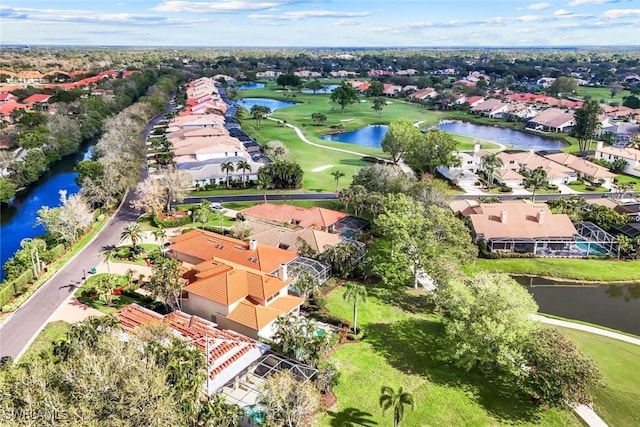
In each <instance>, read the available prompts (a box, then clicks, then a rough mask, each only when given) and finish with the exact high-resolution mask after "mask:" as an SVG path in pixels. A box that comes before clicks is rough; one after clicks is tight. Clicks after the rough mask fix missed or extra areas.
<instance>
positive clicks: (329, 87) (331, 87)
mask: <svg viewBox="0 0 640 427" xmlns="http://www.w3.org/2000/svg"><path fill="white" fill-rule="evenodd" d="M338 86H340V85H327V86H325V87H324V89H320V90H317V91H316V92H315V93H316V94H319V93H325V94H326V93H332V92H333V91H334V90H336V88H337V87H338ZM301 92H302V93H307V94H309V93H310V94H312V95H313V91H312V90H311V89H302V91H301Z"/></svg>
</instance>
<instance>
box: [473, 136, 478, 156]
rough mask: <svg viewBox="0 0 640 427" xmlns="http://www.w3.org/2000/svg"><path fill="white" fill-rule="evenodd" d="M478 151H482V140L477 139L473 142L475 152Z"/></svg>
mask: <svg viewBox="0 0 640 427" xmlns="http://www.w3.org/2000/svg"><path fill="white" fill-rule="evenodd" d="M478 151H480V141H478V140H477V139H476V141H475V142H474V143H473V152H474V153H477V152H478Z"/></svg>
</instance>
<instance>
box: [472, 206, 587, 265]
mask: <svg viewBox="0 0 640 427" xmlns="http://www.w3.org/2000/svg"><path fill="white" fill-rule="evenodd" d="M461 214H462V215H463V216H465V217H467V218H469V221H470V222H471V228H472V234H473V238H474V240H476V241H477V240H479V239H483V240H484V241H485V242H486V244H487V249H488V250H489V251H492V252H509V253H512V252H515V253H534V254H539V255H548V256H552V255H553V254H564V253H569V252H571V251H572V250H573V249H575V247H576V246H575V236H576V235H577V234H578V231H577V230H576V227H575V226H574V225H573V223H572V222H571V219H570V218H569V216H568V215H566V214H554V213H552V212H551V210H550V209H549V207H548V206H547V205H546V204H545V203H531V202H530V201H527V200H511V201H506V202H502V203H477V202H475V201H467V207H466V208H464V209H462V210H461Z"/></svg>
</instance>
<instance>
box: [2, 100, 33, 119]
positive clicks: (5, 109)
mask: <svg viewBox="0 0 640 427" xmlns="http://www.w3.org/2000/svg"><path fill="white" fill-rule="evenodd" d="M26 107H27V106H26V105H24V104H20V103H18V102H15V101H8V102H5V103H4V104H0V115H3V116H7V115H9V114H11V112H12V111H13V110H19V109H25V108H26Z"/></svg>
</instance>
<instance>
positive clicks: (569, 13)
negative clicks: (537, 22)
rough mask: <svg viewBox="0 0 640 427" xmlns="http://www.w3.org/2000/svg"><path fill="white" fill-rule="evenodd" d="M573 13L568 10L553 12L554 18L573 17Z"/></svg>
mask: <svg viewBox="0 0 640 427" xmlns="http://www.w3.org/2000/svg"><path fill="white" fill-rule="evenodd" d="M572 13H573V12H570V11H568V10H566V9H559V10H556V11H555V12H553V15H554V16H566V15H571V14H572Z"/></svg>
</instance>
